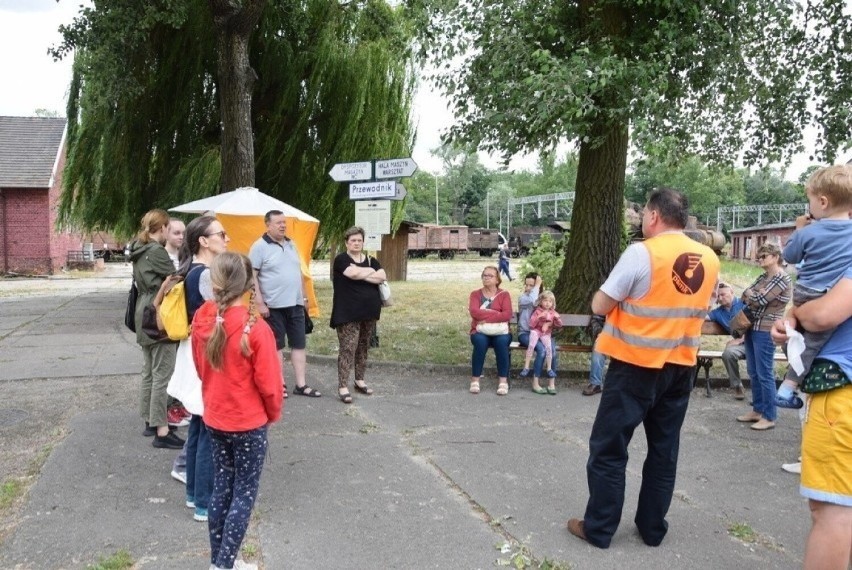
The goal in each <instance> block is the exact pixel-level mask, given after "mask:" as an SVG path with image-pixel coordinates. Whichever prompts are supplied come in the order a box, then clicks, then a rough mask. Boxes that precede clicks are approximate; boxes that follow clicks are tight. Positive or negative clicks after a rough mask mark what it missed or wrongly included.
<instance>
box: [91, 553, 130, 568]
mask: <svg viewBox="0 0 852 570" xmlns="http://www.w3.org/2000/svg"><path fill="white" fill-rule="evenodd" d="M86 568H88V569H89V570H130V568H133V557H131V556H130V553H129V552H127V551H126V550H119V551H118V552H116V553H115V554H113V555H111V556H108V557H106V558H104V557H99V558H98V561H97V562H96V563H95V564H89V565H88V566H86Z"/></svg>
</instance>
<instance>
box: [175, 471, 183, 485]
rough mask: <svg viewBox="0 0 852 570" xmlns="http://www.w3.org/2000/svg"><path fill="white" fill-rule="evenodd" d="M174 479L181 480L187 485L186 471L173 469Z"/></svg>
mask: <svg viewBox="0 0 852 570" xmlns="http://www.w3.org/2000/svg"><path fill="white" fill-rule="evenodd" d="M172 479H174V480H175V481H180V482H181V483H183V484H184V485H186V471H176V470H175V469H172Z"/></svg>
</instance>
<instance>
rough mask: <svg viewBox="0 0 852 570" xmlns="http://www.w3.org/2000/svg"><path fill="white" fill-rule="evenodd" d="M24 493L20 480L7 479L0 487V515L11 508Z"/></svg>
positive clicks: (24, 489)
mask: <svg viewBox="0 0 852 570" xmlns="http://www.w3.org/2000/svg"><path fill="white" fill-rule="evenodd" d="M24 491H26V487H25V485H24V483H23V482H22V481H21V480H20V479H8V480H6V481H4V482H3V484H2V485H0V513H4V512H5V511H6V509H8V508H9V507H11V506H12V505H13V504H14V503H15V501H17V500H18V498H20V497H21V496H22V495H23V494H24Z"/></svg>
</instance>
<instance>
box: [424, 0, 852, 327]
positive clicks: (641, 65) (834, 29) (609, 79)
mask: <svg viewBox="0 0 852 570" xmlns="http://www.w3.org/2000/svg"><path fill="white" fill-rule="evenodd" d="M409 4H410V6H411V7H412V8H415V9H416V10H417V11H418V13H419V14H420V15H421V21H420V31H421V33H420V38H421V41H422V42H423V46H424V50H423V53H424V54H425V55H428V56H431V58H432V60H433V62H434V63H435V64H436V65H437V66H438V68H439V69H440V70H441V71H439V72H438V73H437V75H436V78H435V79H436V81H437V82H438V83H439V85H441V86H442V87H443V88H444V89H445V91H446V92H447V94H448V95H449V96H450V97H451V100H452V102H453V105H454V111H455V115H456V118H457V121H458V122H457V123H456V125H455V126H454V127H453V128H452V129H451V130H450V132H449V138H450V139H454V140H458V141H461V142H469V143H474V144H477V145H479V146H480V148H483V149H486V150H490V151H497V152H500V153H503V154H505V155H507V156H510V155H513V154H515V153H518V152H522V151H527V152H528V151H538V150H542V149H552V148H553V147H554V146H555V145H556V144H557V143H558V142H559V141H561V140H565V139H568V140H571V141H574V142H575V143H576V144H577V146H578V147H579V164H578V171H577V181H576V195H575V201H574V210H573V215H572V220H571V238H570V242H569V244H568V247H567V251H566V256H565V261H564V264H563V267H562V270H561V271H560V275H559V280H558V282H557V284H556V288H555V292H556V295H557V298H558V300H559V306H560V307H562V308H563V309H564V310H568V311H574V312H580V311H587V310H588V302H589V298H590V296H591V294H592V292H593V291H594V290H596V289H597V288H598V286H599V285H600V284H601V283H602V282H603V280H604V278H605V277H606V275H607V274H608V272H609V271H610V269H611V268H612V266H613V265H614V263H615V261H616V260H617V257H618V255H619V251H620V247H619V242H620V235H621V225H622V222H621V220H622V216H623V192H624V177H625V167H626V164H627V152H628V146H629V142H630V137H631V136H632V138H633V142H634V144H635V145H636V146H637V147H638V148H639V149H641V150H642V151H644V152H648V153H659V154H666V155H668V156H674V157H677V156H679V155H680V154H681V153H683V152H686V151H690V152H696V153H699V154H700V155H702V156H703V157H705V158H709V159H711V160H714V161H720V162H732V161H735V160H737V159H743V160H745V161H746V162H753V161H756V160H760V159H771V160H777V159H783V158H785V157H786V156H789V155H790V154H791V153H793V152H795V151H798V150H800V149H801V147H802V133H803V130H804V128H805V127H806V126H808V125H814V124H815V125H816V128H817V129H818V130H819V133H820V134H819V138H818V141H817V142H818V146H819V154H820V155H821V157H822V158H823V159H825V160H831V159H832V158H833V156H834V153H835V152H836V150H837V149H838V145H840V144H841V143H843V142H844V141H847V140H849V139H850V137H852V111H850V104H849V102H850V101H852V65H850V60H852V57H850V53H852V17H850V16H852V14H850V10H852V7H850V6H849V5H848V3H845V2H843V1H840V0H802V1H801V2H789V1H788V0H741V1H738V2H732V1H730V0H707V1H704V2H672V1H670V0H409ZM444 64H446V65H444ZM744 149H745V150H744Z"/></svg>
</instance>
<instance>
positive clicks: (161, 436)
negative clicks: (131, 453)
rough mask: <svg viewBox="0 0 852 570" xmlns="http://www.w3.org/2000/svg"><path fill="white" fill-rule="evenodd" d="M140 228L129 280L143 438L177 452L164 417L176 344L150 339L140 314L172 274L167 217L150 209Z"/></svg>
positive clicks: (177, 444)
mask: <svg viewBox="0 0 852 570" xmlns="http://www.w3.org/2000/svg"><path fill="white" fill-rule="evenodd" d="M141 226H142V227H141V229H140V231H139V235H138V236H137V237H136V241H134V242H133V244H131V246H130V261H132V262H133V280H134V281H135V282H136V288H137V289H138V290H139V298H138V299H137V300H136V342H137V343H138V344H139V346H141V347H142V357H143V359H144V364H143V365H142V387H141V391H140V398H139V412H140V414H141V416H142V418H143V419H144V420H145V431H143V432H142V433H143V435H145V436H146V437H151V436H154V441H153V445H154V447H157V448H161V449H180V448H182V447H183V444H184V441H183V439H181V438H179V437H178V436H177V435H175V434H174V433H172V432H171V431H170V430H169V424H168V420H167V417H166V408H167V407H168V400H169V396H168V394H167V393H166V386H167V385H168V383H169V379H170V378H171V377H172V373H173V372H174V369H175V354H176V350H177V343H176V342H172V341H170V340H169V339H168V338H165V339H163V338H157V339H155V338H151V337H150V336H148V335H147V334H146V333H145V331H144V330H143V327H142V311H143V310H144V309H145V307H147V306H148V305H150V304H151V302H152V301H153V300H154V296H156V294H157V292H158V291H159V290H160V286H161V285H162V284H163V281H164V280H165V279H166V277H168V276H169V275H171V274H172V273H174V270H175V266H174V264H173V263H172V260H171V258H170V257H169V254H168V252H167V251H166V248H165V247H164V244H165V243H166V234H167V232H168V228H169V215H168V214H167V213H166V212H165V211H164V210H159V209H156V210H151V211H150V212H148V213H146V214H145V215H144V216H142V221H141Z"/></svg>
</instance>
